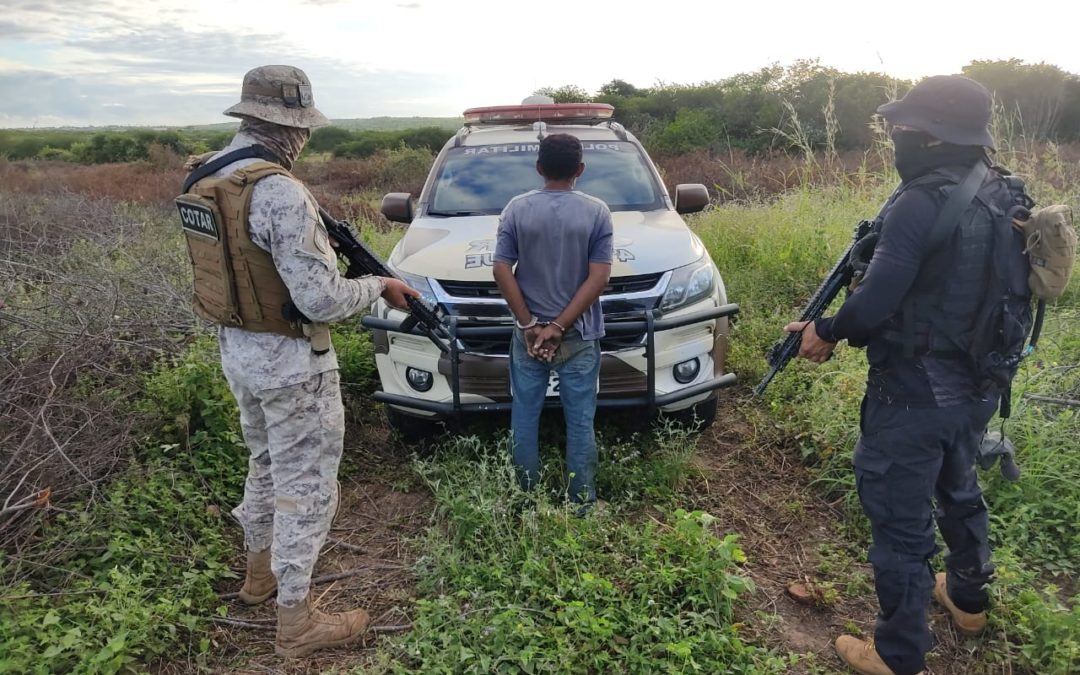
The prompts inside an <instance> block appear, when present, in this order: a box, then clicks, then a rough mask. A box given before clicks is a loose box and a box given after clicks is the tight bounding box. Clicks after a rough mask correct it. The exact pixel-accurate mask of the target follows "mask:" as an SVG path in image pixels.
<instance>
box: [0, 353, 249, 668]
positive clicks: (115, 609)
mask: <svg viewBox="0 0 1080 675" xmlns="http://www.w3.org/2000/svg"><path fill="white" fill-rule="evenodd" d="M216 351H217V350H216V344H215V343H214V342H213V341H212V340H210V339H205V338H204V339H200V340H198V341H196V342H195V343H194V344H193V345H192V346H191V348H190V349H189V350H188V351H187V352H186V353H185V354H184V355H183V356H182V357H181V358H179V359H178V360H177V361H176V362H175V363H163V364H161V365H160V366H159V367H158V368H157V369H156V370H155V371H154V372H153V373H151V374H150V375H149V376H148V378H147V381H146V394H147V399H146V400H145V401H144V402H142V403H141V404H140V407H143V408H145V410H146V411H150V412H154V413H155V414H156V415H157V420H158V422H157V425H156V428H155V429H153V430H148V436H147V438H146V439H145V441H144V447H143V448H142V451H141V453H140V455H141V458H142V462H141V463H140V464H137V465H133V466H132V467H131V468H130V469H128V471H127V472H126V473H125V474H124V475H123V477H121V478H119V479H118V480H116V481H114V482H113V483H112V484H111V485H110V486H109V487H108V489H107V490H106V491H105V492H104V493H103V494H102V495H100V496H99V497H98V499H97V500H96V501H95V502H94V503H93V504H92V506H90V508H89V509H86V510H81V509H78V508H74V509H72V510H71V512H70V514H63V515H61V516H59V517H57V518H56V519H54V520H53V521H51V522H49V523H47V524H46V526H45V529H44V541H42V542H41V544H40V545H39V546H40V549H41V550H42V551H49V552H53V553H52V555H51V556H50V559H49V564H48V565H46V566H44V567H43V568H42V569H41V570H40V572H39V573H37V574H35V575H34V576H33V577H32V578H31V579H30V581H28V582H21V583H19V584H17V585H16V586H14V587H10V588H7V589H5V595H6V597H5V599H4V609H3V611H0V644H3V645H4V647H5V648H4V650H3V654H2V655H0V672H25V673H50V672H73V673H117V672H127V671H130V670H132V669H133V668H135V667H136V666H138V665H139V664H145V663H147V662H149V661H151V660H152V659H153V658H155V657H158V656H163V655H166V654H168V655H169V656H170V657H172V658H185V657H186V658H188V659H189V660H190V661H191V662H193V663H199V662H201V661H203V660H204V658H205V655H206V652H207V651H208V650H209V642H208V641H207V640H204V639H200V638H199V636H200V635H202V634H203V631H205V630H206V625H205V617H206V616H208V615H209V614H210V612H211V611H212V609H213V607H215V606H216V604H217V594H216V592H215V591H214V588H213V585H214V584H215V583H216V582H218V581H219V580H220V579H222V578H225V577H234V576H235V575H234V574H233V573H232V572H231V571H230V570H229V567H228V559H229V557H230V555H231V554H232V548H233V547H232V545H231V543H230V542H229V541H228V540H227V538H226V536H225V532H224V526H223V522H222V516H221V515H220V511H221V508H222V506H223V505H224V504H231V503H235V502H236V501H238V499H239V497H240V489H241V488H242V485H243V476H244V469H245V466H246V465H245V462H244V461H243V457H244V453H246V451H245V450H244V449H243V448H242V446H241V443H240V440H239V432H238V429H237V413H236V409H235V403H234V402H233V399H232V396H231V394H230V393H229V391H228V388H227V387H226V386H225V383H224V379H223V377H222V375H221V372H220V367H219V366H218V365H217V363H218V360H217V355H216ZM170 439H171V440H173V441H174V442H165V443H163V442H162V441H168V440H170ZM18 564H19V563H18V561H17V560H5V559H3V558H2V557H0V576H3V577H8V576H9V575H12V574H13V573H14V568H15V567H17V566H18ZM39 589H40V590H39ZM178 645H181V647H180V650H179V651H178ZM183 645H186V647H184V646H183ZM185 652H186V654H185Z"/></svg>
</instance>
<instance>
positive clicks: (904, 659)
mask: <svg viewBox="0 0 1080 675" xmlns="http://www.w3.org/2000/svg"><path fill="white" fill-rule="evenodd" d="M996 408H997V401H996V400H994V401H983V402H978V403H968V404H963V405H957V406H951V407H948V408H905V407H902V406H895V405H887V404H884V403H882V402H880V401H876V400H874V399H870V398H866V399H864V400H863V406H862V414H861V419H860V430H861V432H862V435H861V436H860V438H859V442H858V444H857V445H856V447H855V459H854V464H855V479H856V484H857V486H858V491H859V500H860V501H861V502H862V507H863V511H865V513H866V516H867V517H868V518H869V519H870V526H871V531H872V534H873V544H872V545H871V546H870V563H871V564H872V565H873V568H874V585H875V588H876V590H877V596H878V603H879V605H880V609H881V611H880V613H879V614H878V621H877V627H876V629H875V631H874V640H875V643H876V646H877V651H878V654H880V655H881V658H882V659H883V660H884V661H885V663H886V664H888V666H889V667H890V668H892V670H893V672H894V673H896V674H897V675H913V674H914V673H917V672H919V671H920V670H922V669H923V666H924V662H923V659H924V656H925V654H926V652H927V651H929V650H930V648H931V646H932V642H931V637H930V628H929V626H928V625H927V616H926V613H927V608H928V606H929V604H930V597H931V594H932V593H933V588H934V577H933V574H932V572H931V568H930V563H929V561H930V558H931V557H932V556H933V555H934V554H935V553H936V552H937V545H936V543H935V537H934V518H936V519H937V524H938V527H939V528H940V529H941V535H942V537H943V538H944V540H945V544H946V545H947V546H948V547H949V553H948V555H946V556H945V569H946V571H947V573H948V590H949V597H950V598H951V599H952V601H953V602H954V603H956V605H957V606H958V607H959V608H960V609H962V610H964V611H966V612H973V613H974V612H981V611H983V610H984V609H986V606H987V603H988V597H987V593H986V590H985V589H984V586H985V585H986V584H987V583H988V582H989V581H990V576H991V575H992V573H993V567H992V566H991V565H990V546H989V544H988V543H987V535H988V525H989V522H988V516H987V511H986V503H985V502H984V501H983V498H982V491H981V489H980V488H979V483H978V480H977V477H976V474H975V457H976V452H977V450H978V448H979V444H980V442H981V441H982V437H983V433H984V431H985V429H986V425H987V423H988V422H989V421H990V418H991V417H992V416H993V414H994V411H995V410H996ZM935 501H936V502H937V508H936V510H935V507H934V502H935Z"/></svg>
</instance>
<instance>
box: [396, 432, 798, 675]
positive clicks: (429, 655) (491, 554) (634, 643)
mask: <svg viewBox="0 0 1080 675" xmlns="http://www.w3.org/2000/svg"><path fill="white" fill-rule="evenodd" d="M664 446H665V448H667V449H670V448H668V445H667V444H666V443H665V444H664ZM664 451H665V450H661V451H660V452H664ZM508 456H509V453H508V451H507V448H506V444H505V443H489V442H488V441H485V440H481V439H479V438H475V437H472V438H464V439H458V440H457V441H455V442H452V443H450V444H448V445H447V446H445V447H443V448H442V449H441V450H440V451H439V452H438V454H437V455H436V457H435V458H433V459H431V460H427V461H422V462H418V463H417V466H416V468H417V471H418V472H419V473H420V475H421V476H422V477H423V478H424V480H425V481H426V482H427V484H428V485H429V486H430V488H431V489H432V491H433V492H434V496H435V501H436V507H437V512H438V514H439V516H440V518H441V519H442V520H443V522H444V523H445V527H435V528H432V529H431V530H430V532H429V533H428V536H427V538H426V539H425V541H424V542H423V547H424V550H425V556H424V557H423V559H422V564H421V568H420V569H419V571H418V574H419V583H420V591H421V594H422V595H423V598H422V599H421V600H419V601H418V602H417V606H416V609H415V616H414V621H413V630H412V632H411V633H410V634H409V635H407V636H406V637H405V638H404V639H403V640H402V641H401V642H400V643H399V644H398V645H397V648H396V650H395V651H396V654H395V658H396V661H395V662H394V663H393V665H392V668H393V669H394V670H396V671H397V672H418V671H420V672H429V673H459V672H464V673H472V672H476V673H489V672H500V673H540V672H567V673H577V672H580V673H589V672H608V671H611V670H615V669H618V670H626V671H627V672H657V673H662V672H667V673H688V672H729V673H751V672H752V673H766V672H786V670H787V667H788V666H789V665H790V661H789V660H788V659H785V658H781V657H777V656H774V655H771V654H769V653H768V652H765V651H764V650H761V649H758V648H754V647H751V646H750V645H748V644H746V643H745V642H744V640H743V638H742V637H741V636H740V632H739V628H738V626H737V625H736V624H733V623H732V609H733V606H734V603H735V602H736V600H737V599H738V597H739V595H740V594H742V593H744V592H746V591H747V590H748V589H749V588H750V582H749V581H748V580H746V579H744V578H743V577H742V576H741V575H740V574H739V567H738V566H739V564H740V563H742V562H743V561H744V556H743V553H742V551H741V550H740V549H739V548H738V546H737V544H736V541H735V537H734V535H727V536H718V535H717V534H716V533H715V532H714V531H713V528H712V524H713V518H712V517H711V516H709V515H708V514H706V513H702V512H700V511H697V512H692V513H688V512H686V511H684V510H682V509H673V510H671V511H670V512H668V513H666V514H665V515H664V516H663V517H662V522H660V521H657V520H652V519H650V520H648V521H646V522H643V523H639V522H635V521H634V520H633V519H632V518H629V517H627V514H624V513H618V514H609V513H600V514H595V515H592V516H589V517H586V518H578V517H575V516H574V515H573V509H572V507H569V506H563V505H561V504H560V503H558V502H554V501H552V499H550V498H549V497H548V496H547V494H546V492H543V491H540V492H537V493H532V494H530V495H525V494H522V493H520V492H519V490H518V488H517V485H516V482H515V480H514V477H513V470H512V467H511V466H510V464H509V461H508ZM676 461H677V462H678V461H681V460H679V459H676ZM607 470H608V469H607V467H605V468H602V469H601V473H603V472H605V471H607ZM649 481H650V474H648V473H646V472H644V471H643V472H641V473H639V474H636V478H635V479H634V481H632V482H634V483H635V486H634V488H633V490H632V491H633V492H635V493H639V494H640V493H648V492H650V491H651V489H652V488H657V489H661V490H663V487H662V486H660V485H649V484H648V483H649ZM605 494H607V493H605Z"/></svg>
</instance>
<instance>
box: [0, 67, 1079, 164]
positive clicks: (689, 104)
mask: <svg viewBox="0 0 1080 675" xmlns="http://www.w3.org/2000/svg"><path fill="white" fill-rule="evenodd" d="M962 72H963V74H964V75H967V76H968V77H971V78H973V79H975V80H977V81H979V82H981V83H982V84H984V85H985V86H986V87H987V88H988V89H990V90H991V91H992V92H993V93H994V96H995V101H996V105H997V115H996V117H995V119H996V122H997V124H998V125H999V126H1001V127H1004V128H1002V129H1000V132H1001V133H1008V134H1009V135H1010V136H1011V137H1018V136H1023V137H1026V138H1029V139H1032V140H1040V141H1042V140H1048V141H1054V142H1057V143H1069V142H1074V141H1080V76H1077V75H1076V74H1073V73H1069V72H1067V71H1064V70H1062V69H1061V68H1059V67H1057V66H1054V65H1050V64H1045V63H1038V64H1028V63H1024V62H1023V61H1021V60H1019V59H1009V60H1003V61H973V62H971V63H970V64H968V65H967V66H965V67H964V68H963V71H962ZM913 84H914V83H913V82H911V81H908V80H901V79H897V78H893V77H891V76H889V75H885V74H882V73H867V72H857V73H847V72H842V71H839V70H837V69H835V68H829V67H826V66H822V65H820V64H819V63H817V62H816V61H800V62H796V63H795V64H793V65H790V66H780V65H772V66H768V67H765V68H762V69H760V70H757V71H754V72H749V73H741V74H739V75H735V76H733V77H729V78H727V79H723V80H718V81H715V82H707V83H702V84H696V85H669V84H664V83H659V84H656V85H655V86H652V87H647V88H640V87H637V86H635V85H633V84H630V83H629V82H626V81H625V80H620V79H615V80H612V81H610V82H608V83H607V84H605V85H603V86H602V87H600V89H599V90H598V91H596V92H595V93H590V92H589V91H586V90H585V89H583V88H581V87H578V86H575V85H565V86H561V87H544V88H542V89H540V90H538V91H537V92H536V93H541V94H547V95H549V96H552V97H553V98H554V99H555V100H556V101H557V102H584V101H591V102H598V103H609V104H611V105H613V106H614V107H615V119H616V120H617V121H619V122H621V123H622V124H623V125H624V126H626V127H627V128H628V129H630V130H631V131H632V132H633V133H634V134H636V135H637V136H638V137H639V138H640V139H641V140H642V141H643V142H644V143H645V145H646V147H647V148H648V149H649V151H650V152H652V153H655V154H658V155H668V156H671V155H679V154H683V153H686V152H690V151H694V150H702V149H704V150H710V151H713V152H724V151H728V150H731V149H737V150H742V151H745V152H749V153H765V152H770V151H789V150H792V149H799V150H808V149H810V150H817V149H824V148H832V149H835V150H838V151H843V150H854V149H865V148H869V147H871V145H872V144H873V143H874V141H875V133H876V132H875V129H874V128H873V127H872V126H871V124H870V121H871V119H872V117H873V114H874V111H875V110H876V109H877V107H878V106H879V105H881V104H882V103H885V102H886V101H889V100H891V99H893V98H897V97H899V96H901V95H903V93H904V92H906V91H907V89H908V88H910V87H911V86H912V85H913ZM231 133H232V132H229V131H221V130H199V129H197V128H196V129H180V130H158V131H155V130H143V129H140V130H124V131H108V132H96V133H87V132H79V131H62V130H42V131H38V130H34V131H15V130H0V157H7V158H8V159H46V160H48V159H51V160H63V161H71V162H80V163H84V164H96V163H103V162H130V161H139V160H145V159H148V158H149V157H150V156H151V153H152V149H153V148H154V147H164V148H168V149H169V150H171V151H173V152H175V153H177V154H180V155H185V154H192V153H199V152H205V151H207V150H213V149H218V148H221V147H223V146H224V145H225V143H226V142H227V141H228V138H229V136H230V135H231ZM452 135H453V131H452V130H449V129H447V128H445V127H437V126H425V127H422V128H416V129H394V130H389V129H383V130H378V129H363V130H353V129H349V128H347V127H346V126H344V125H332V126H329V127H323V128H320V129H316V130H315V131H314V133H313V134H312V137H311V141H310V143H309V144H308V148H307V150H306V152H307V153H309V154H310V153H328V154H330V155H332V156H334V157H343V158H355V159H363V158H367V157H371V156H372V155H375V154H376V153H379V152H381V151H386V150H393V149H397V148H402V147H404V148H410V149H420V148H427V149H429V150H431V151H436V150H438V149H439V148H441V147H442V145H443V143H444V142H445V141H446V140H447V139H448V138H450V137H451V136H452Z"/></svg>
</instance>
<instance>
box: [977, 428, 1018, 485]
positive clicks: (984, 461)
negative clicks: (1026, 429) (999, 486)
mask: <svg viewBox="0 0 1080 675" xmlns="http://www.w3.org/2000/svg"><path fill="white" fill-rule="evenodd" d="M998 458H1000V459H1001V477H1002V478H1004V479H1005V480H1007V481H1010V482H1011V481H1015V480H1017V479H1019V478H1020V467H1018V466H1017V465H1016V446H1015V445H1013V442H1012V441H1010V440H1009V439H1008V438H1005V437H1004V436H1002V435H1001V433H1000V432H997V431H991V432H989V433H987V434H986V435H985V436H983V440H982V444H981V445H980V446H979V452H978V455H977V456H976V458H975V462H976V463H977V464H978V465H979V468H980V469H989V468H991V467H992V466H994V462H996V461H997V460H998Z"/></svg>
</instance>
